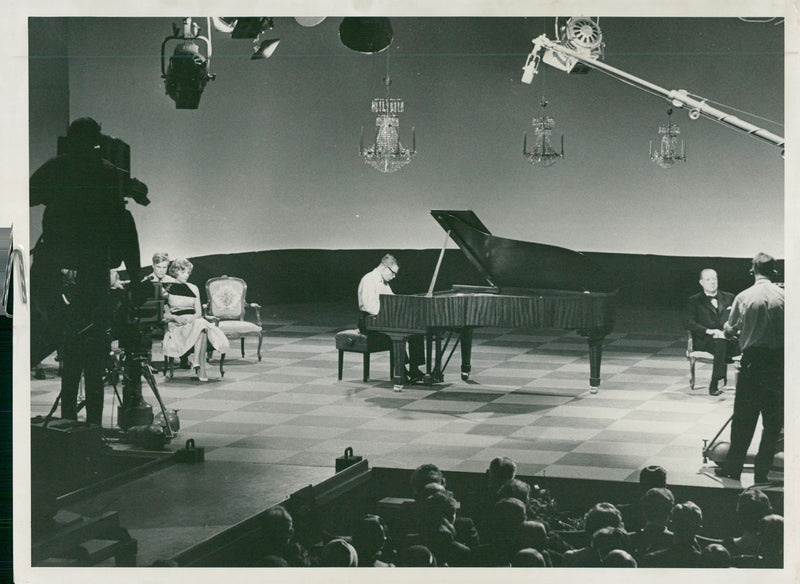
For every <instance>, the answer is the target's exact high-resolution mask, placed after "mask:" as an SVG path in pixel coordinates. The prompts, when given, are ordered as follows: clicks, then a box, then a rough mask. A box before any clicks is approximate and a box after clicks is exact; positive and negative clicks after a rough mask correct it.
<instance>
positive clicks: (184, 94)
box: [161, 18, 214, 109]
mask: <svg viewBox="0 0 800 584" xmlns="http://www.w3.org/2000/svg"><path fill="white" fill-rule="evenodd" d="M209 20H210V19H209ZM199 32H200V27H199V26H198V25H197V24H195V23H193V22H192V19H191V18H185V19H184V20H183V29H180V28H178V27H177V26H175V25H173V34H172V35H171V36H168V37H167V38H165V39H164V42H162V43H161V77H162V79H164V87H165V89H166V91H167V95H169V96H170V98H171V99H172V100H173V101H174V102H175V108H176V109H197V107H198V106H199V105H200V97H201V96H202V95H203V90H204V89H205V88H206V84H207V83H208V82H209V81H211V80H213V79H214V75H211V74H210V73H209V66H210V62H211V41H210V40H209V39H208V38H206V37H202V36H200V35H199ZM170 40H177V41H178V44H177V45H176V46H175V50H174V51H173V53H172V56H171V57H170V58H169V65H167V64H166V61H165V53H164V49H165V48H166V45H167V42H169V41H170ZM198 41H202V42H204V43H205V45H206V52H205V54H203V52H202V51H201V50H200V45H199V44H198Z"/></svg>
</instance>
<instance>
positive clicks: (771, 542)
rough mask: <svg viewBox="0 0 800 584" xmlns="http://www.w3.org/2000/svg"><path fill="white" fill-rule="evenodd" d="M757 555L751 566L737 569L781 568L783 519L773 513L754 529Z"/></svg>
mask: <svg viewBox="0 0 800 584" xmlns="http://www.w3.org/2000/svg"><path fill="white" fill-rule="evenodd" d="M756 531H757V533H758V540H759V545H758V554H757V556H756V558H755V561H754V562H753V565H752V566H747V565H739V563H737V567H753V568H783V517H782V516H781V515H777V514H775V513H773V514H771V515H767V516H766V517H762V518H761V519H760V520H759V522H758V527H757V528H756Z"/></svg>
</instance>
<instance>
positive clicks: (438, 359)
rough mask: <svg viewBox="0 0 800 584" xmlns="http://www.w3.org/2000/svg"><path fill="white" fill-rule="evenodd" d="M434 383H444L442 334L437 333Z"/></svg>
mask: <svg viewBox="0 0 800 584" xmlns="http://www.w3.org/2000/svg"><path fill="white" fill-rule="evenodd" d="M433 375H434V381H435V382H436V383H441V382H442V381H444V374H443V373H442V333H441V332H437V333H436V364H435V366H434V369H433Z"/></svg>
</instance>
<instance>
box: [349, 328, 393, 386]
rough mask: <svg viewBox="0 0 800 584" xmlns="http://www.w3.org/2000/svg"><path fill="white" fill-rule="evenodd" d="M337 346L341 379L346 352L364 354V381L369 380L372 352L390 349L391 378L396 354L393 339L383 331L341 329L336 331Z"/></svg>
mask: <svg viewBox="0 0 800 584" xmlns="http://www.w3.org/2000/svg"><path fill="white" fill-rule="evenodd" d="M336 348H337V349H339V379H340V380H341V379H342V369H343V368H344V354H345V352H348V353H361V354H363V355H364V377H363V378H364V381H365V382H366V381H369V356H370V355H371V354H372V353H382V352H383V351H389V378H390V379H391V377H392V373H393V371H394V354H393V352H392V341H391V339H390V338H389V337H387V336H386V335H384V334H381V333H367V334H366V335H365V334H363V333H362V332H361V331H359V330H358V329H352V330H348V331H341V332H338V333H336Z"/></svg>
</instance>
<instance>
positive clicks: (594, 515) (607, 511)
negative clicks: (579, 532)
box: [583, 503, 622, 535]
mask: <svg viewBox="0 0 800 584" xmlns="http://www.w3.org/2000/svg"><path fill="white" fill-rule="evenodd" d="M620 525H622V513H620V512H619V509H617V508H616V507H614V505H612V504H611V503H597V504H596V505H595V506H594V507H592V508H591V509H589V510H588V511H587V512H586V515H584V517H583V530H584V531H585V532H586V533H588V534H589V535H592V534H593V533H594V532H595V531H597V530H598V529H602V528H603V527H619V526H620Z"/></svg>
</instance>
